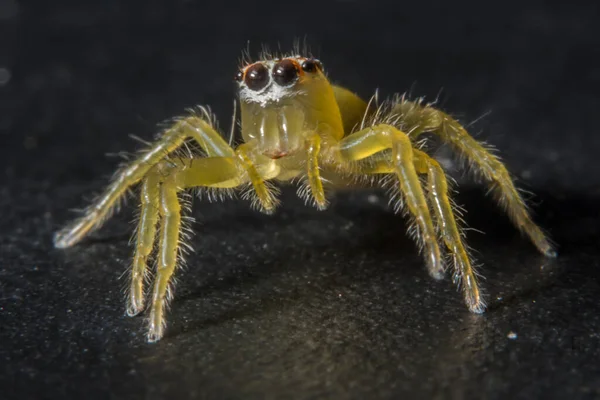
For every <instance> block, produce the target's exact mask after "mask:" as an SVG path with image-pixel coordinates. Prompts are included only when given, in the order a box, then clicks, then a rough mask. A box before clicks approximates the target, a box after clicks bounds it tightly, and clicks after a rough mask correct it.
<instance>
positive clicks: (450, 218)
mask: <svg viewBox="0 0 600 400" xmlns="http://www.w3.org/2000/svg"><path fill="white" fill-rule="evenodd" d="M414 153H415V165H416V166H417V169H418V171H419V173H423V174H427V185H428V195H429V202H430V204H431V207H432V208H433V210H434V213H435V216H436V219H437V224H438V228H439V231H440V234H441V236H442V239H443V241H444V243H445V244H446V247H447V248H448V250H449V251H450V253H451V255H452V258H453V261H454V266H455V269H456V272H455V279H454V280H455V281H457V282H460V283H461V284H462V290H463V295H464V298H465V302H466V303H467V306H468V307H469V310H471V311H472V312H474V313H481V312H483V311H484V310H485V303H484V301H483V299H482V297H481V293H480V291H479V287H478V285H477V277H476V276H475V273H474V271H473V267H472V266H471V261H470V259H469V255H468V253H467V251H466V249H465V246H464V244H463V242H462V238H461V234H460V231H459V229H458V226H457V224H456V221H455V219H454V213H453V211H452V206H451V204H450V199H449V198H448V182H447V180H446V175H445V173H444V170H443V169H442V167H441V166H440V164H439V163H438V162H437V161H435V160H434V159H433V158H431V157H429V156H428V155H427V154H426V153H424V152H422V151H420V150H416V149H415V150H414ZM457 278H459V279H457Z"/></svg>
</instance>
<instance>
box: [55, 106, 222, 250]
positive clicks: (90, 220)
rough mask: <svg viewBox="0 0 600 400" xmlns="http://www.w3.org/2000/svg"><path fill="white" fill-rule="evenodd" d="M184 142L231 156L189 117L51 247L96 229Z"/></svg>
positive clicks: (203, 123) (128, 169)
mask: <svg viewBox="0 0 600 400" xmlns="http://www.w3.org/2000/svg"><path fill="white" fill-rule="evenodd" d="M186 139H193V140H195V141H196V142H197V143H198V144H199V145H200V146H201V147H202V149H203V150H204V151H205V152H206V153H207V154H208V155H209V156H231V155H233V150H232V149H231V147H229V145H228V144H227V142H225V140H223V138H222V137H221V136H220V135H219V133H218V132H217V131H216V130H215V129H214V128H213V127H212V126H211V125H210V123H208V122H207V121H205V120H204V119H202V118H200V117H198V116H190V117H187V118H185V119H181V120H179V121H177V122H176V123H175V124H173V126H171V128H169V129H167V130H166V131H165V133H164V134H163V136H162V137H161V138H160V140H158V141H157V142H156V143H155V144H154V145H153V146H152V147H151V148H150V149H149V150H148V151H147V152H145V153H144V154H143V155H142V156H140V157H139V158H138V159H136V160H135V161H133V162H132V163H130V164H129V165H128V166H127V167H126V168H124V169H123V170H121V171H120V172H119V173H118V174H117V175H116V177H115V179H114V180H113V182H112V183H111V184H110V185H109V187H108V188H107V189H106V191H105V192H104V193H103V194H102V195H101V196H100V197H99V198H98V199H97V200H96V201H95V202H94V203H93V204H92V205H91V206H90V207H89V208H88V209H87V210H86V213H85V215H83V216H82V217H81V218H79V219H77V220H75V221H74V222H73V223H72V224H70V225H68V226H66V227H65V228H64V229H62V230H61V231H59V232H58V233H57V234H56V235H55V237H54V246H55V247H57V248H66V247H70V246H73V245H74V244H76V243H77V242H79V241H80V240H81V239H82V238H83V237H85V236H86V235H87V234H88V233H90V232H92V231H93V230H95V229H97V228H99V227H100V226H101V225H102V223H103V222H104V221H105V220H106V218H108V217H109V216H110V214H111V212H112V210H113V209H114V208H115V206H116V205H117V204H118V203H119V200H120V199H121V198H122V197H123V195H124V194H125V193H126V191H127V189H128V188H129V187H131V186H133V185H135V184H136V183H138V182H139V181H140V180H141V179H142V178H143V177H144V176H145V175H146V174H147V173H148V171H149V170H150V169H151V168H152V167H153V166H154V165H156V164H157V163H159V162H160V161H161V160H163V159H164V158H165V157H167V156H168V155H169V154H170V153H172V152H173V151H174V150H176V149H177V148H179V147H180V146H181V145H182V144H183V142H184V141H185V140H186Z"/></svg>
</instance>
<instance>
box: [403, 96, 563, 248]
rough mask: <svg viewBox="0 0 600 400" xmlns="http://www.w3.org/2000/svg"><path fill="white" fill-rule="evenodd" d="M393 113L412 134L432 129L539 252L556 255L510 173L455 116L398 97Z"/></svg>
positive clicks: (415, 134)
mask: <svg viewBox="0 0 600 400" xmlns="http://www.w3.org/2000/svg"><path fill="white" fill-rule="evenodd" d="M393 112H394V113H397V114H398V115H400V116H401V120H402V124H404V125H407V126H408V127H409V129H410V131H411V132H413V135H412V136H413V137H415V136H417V135H418V134H420V133H423V132H431V133H433V134H434V135H436V136H439V137H440V138H441V139H442V140H444V141H445V142H448V143H449V144H450V145H451V146H452V147H453V148H454V149H455V150H456V151H457V152H458V153H459V154H460V155H461V156H463V157H464V158H465V159H466V161H467V162H468V163H469V164H471V165H472V166H473V168H474V169H475V170H476V171H477V172H478V173H479V174H480V175H481V176H482V177H483V178H484V179H485V180H486V181H487V182H488V185H489V186H490V189H491V191H492V192H494V194H495V195H496V196H497V198H498V201H499V202H500V204H502V205H503V206H504V208H505V209H506V211H507V213H508V215H509V217H510V219H511V220H512V222H513V224H514V225H515V226H516V227H517V228H519V229H520V230H521V231H522V232H523V233H525V234H526V235H527V236H528V237H529V239H530V240H531V241H532V242H533V244H534V245H535V246H536V247H537V248H538V250H539V251H540V252H541V253H542V254H544V255H546V256H548V257H556V251H555V250H554V248H553V246H552V244H551V242H550V240H549V239H548V238H547V237H546V235H545V233H544V232H543V231H542V230H541V229H540V227H538V226H537V225H536V224H535V222H533V220H532V218H531V216H530V214H529V211H528V208H527V205H526V204H525V201H524V200H523V198H522V196H521V194H520V193H519V191H518V190H517V189H516V188H515V185H514V183H513V181H512V178H511V176H510V173H509V172H508V170H507V169H506V167H505V166H504V164H503V163H502V162H501V161H500V160H499V159H498V157H497V156H496V155H494V154H493V153H492V152H491V151H490V149H488V148H486V146H484V145H483V144H482V143H480V142H478V141H477V140H475V139H474V138H473V137H472V136H471V135H469V133H468V132H467V130H466V129H465V128H464V127H463V126H462V125H461V124H460V123H459V122H458V121H456V120H455V119H454V118H452V117H450V116H449V115H447V114H446V113H444V112H442V111H440V110H437V109H435V108H433V107H431V106H425V105H421V104H420V103H416V102H411V101H408V100H405V99H400V101H399V102H398V103H397V104H396V105H395V107H394V109H393Z"/></svg>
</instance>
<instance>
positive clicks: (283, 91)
mask: <svg viewBox="0 0 600 400" xmlns="http://www.w3.org/2000/svg"><path fill="white" fill-rule="evenodd" d="M321 79H324V75H323V65H322V64H321V62H320V61H319V60H317V59H315V58H306V57H301V56H294V57H285V58H281V59H268V60H262V61H258V62H255V63H252V64H248V65H246V66H244V67H243V68H242V69H240V70H239V71H238V73H237V74H236V76H235V80H236V81H237V82H238V85H239V92H240V100H241V101H242V102H243V103H257V104H260V105H261V106H262V107H268V106H270V105H275V104H277V103H280V102H282V101H284V100H286V99H290V98H294V97H296V96H301V95H303V94H305V93H304V91H305V88H308V87H309V86H310V85H311V83H314V82H315V81H318V80H321Z"/></svg>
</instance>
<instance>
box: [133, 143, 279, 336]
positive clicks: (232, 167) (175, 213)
mask: <svg viewBox="0 0 600 400" xmlns="http://www.w3.org/2000/svg"><path fill="white" fill-rule="evenodd" d="M246 161H247V164H243V165H242V160H240V158H239V157H238V156H237V155H236V156H233V157H210V158H194V159H187V160H177V161H174V162H164V163H161V164H159V165H158V166H157V168H156V169H155V170H153V171H151V172H150V174H149V177H148V178H147V181H148V182H151V181H153V180H158V181H160V182H161V183H160V194H159V196H157V198H158V199H159V201H157V204H156V205H157V206H158V210H159V212H160V217H161V222H160V232H159V235H158V237H159V238H158V256H157V271H156V277H155V282H154V289H153V292H152V305H151V310H150V321H149V328H148V341H149V342H155V341H157V340H159V339H160V338H161V337H162V336H163V334H164V329H165V327H166V322H165V316H164V314H165V306H166V303H167V300H168V297H169V287H170V281H171V278H172V276H173V273H174V271H175V268H176V266H177V261H178V253H179V246H180V232H181V205H180V202H179V199H178V196H177V193H178V192H179V191H181V190H184V189H187V188H192V187H210V188H221V189H228V188H235V187H239V186H241V185H244V184H246V183H248V181H249V180H250V173H249V172H248V171H254V172H256V174H257V178H258V179H260V181H262V182H264V181H266V180H268V179H271V178H273V177H274V176H276V174H277V173H278V170H277V169H276V168H274V167H273V165H272V163H266V164H261V165H260V166H255V164H253V162H252V161H251V160H250V159H249V158H248V159H247V160H246ZM147 186H148V187H150V184H149V183H148V184H144V186H143V189H144V188H146V187H147ZM267 190H268V188H267ZM269 196H270V194H269ZM142 225H147V222H146V220H145V219H143V218H142V219H141V220H140V227H139V230H138V231H139V232H140V233H143V234H144V236H145V235H147V236H148V237H150V236H151V235H152V236H154V235H153V232H150V231H148V230H147V229H149V228H148V227H147V226H146V228H144V227H143V226H142ZM138 251H139V252H140V253H141V250H139V249H138ZM144 251H145V248H144ZM134 266H135V264H134ZM134 276H135V275H134ZM141 283H142V282H140V285H141ZM134 285H135V288H136V289H137V282H132V288H134ZM140 290H141V289H140ZM131 296H134V294H133V293H132V295H131ZM136 296H137V295H136Z"/></svg>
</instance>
